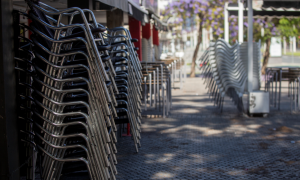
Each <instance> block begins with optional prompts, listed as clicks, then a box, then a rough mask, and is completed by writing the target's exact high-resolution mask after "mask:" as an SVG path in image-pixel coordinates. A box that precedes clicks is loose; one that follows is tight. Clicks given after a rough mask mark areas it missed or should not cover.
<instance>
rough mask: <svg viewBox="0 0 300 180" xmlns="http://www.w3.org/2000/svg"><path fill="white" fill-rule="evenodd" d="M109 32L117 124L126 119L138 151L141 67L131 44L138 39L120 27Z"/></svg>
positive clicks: (140, 116)
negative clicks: (116, 93)
mask: <svg viewBox="0 0 300 180" xmlns="http://www.w3.org/2000/svg"><path fill="white" fill-rule="evenodd" d="M108 32H109V34H107V39H106V40H107V41H108V42H109V43H110V44H111V46H112V49H111V51H110V56H111V57H112V62H113V65H114V66H115V68H116V74H117V75H116V77H115V81H116V82H117V84H118V85H117V87H118V91H119V94H118V95H116V99H117V103H118V106H116V110H117V114H118V117H117V118H115V121H116V124H125V123H129V124H128V125H129V126H130V130H131V135H132V136H133V140H134V143H135V148H136V151H137V152H138V147H141V142H140V139H141V134H140V132H141V119H142V114H141V110H142V109H141V107H142V104H141V103H142V100H141V98H142V73H141V69H142V68H141V64H140V61H139V58H138V56H137V53H136V50H137V48H135V47H134V44H133V42H137V39H133V38H132V37H131V35H130V32H129V31H128V30H127V29H125V28H123V27H117V28H114V29H109V30H108ZM127 128H129V127H127Z"/></svg>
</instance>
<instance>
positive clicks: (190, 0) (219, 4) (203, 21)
mask: <svg viewBox="0 0 300 180" xmlns="http://www.w3.org/2000/svg"><path fill="white" fill-rule="evenodd" d="M225 2H227V1H226V0H178V1H175V2H172V3H170V4H169V5H168V7H167V8H166V10H165V11H164V12H163V15H164V16H169V17H174V16H175V18H177V21H175V22H176V23H177V24H179V25H182V23H184V21H185V19H187V18H189V17H193V16H194V17H197V21H198V26H199V27H198V28H199V29H198V37H197V44H196V48H195V50H194V53H193V59H192V67H191V74H190V77H195V66H196V59H197V55H198V52H199V48H200V44H201V43H202V29H203V28H207V29H210V28H212V29H213V35H214V37H215V38H220V37H222V36H223V31H224V30H223V23H224V13H223V12H224V5H225Z"/></svg>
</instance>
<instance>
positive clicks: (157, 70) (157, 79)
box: [156, 68, 160, 110]
mask: <svg viewBox="0 0 300 180" xmlns="http://www.w3.org/2000/svg"><path fill="white" fill-rule="evenodd" d="M156 72H157V73H156V74H157V76H156V82H157V86H156V92H157V94H158V103H159V106H158V110H160V92H159V69H158V68H156ZM156 103H157V102H156Z"/></svg>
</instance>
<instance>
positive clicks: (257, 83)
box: [240, 40, 261, 91]
mask: <svg viewBox="0 0 300 180" xmlns="http://www.w3.org/2000/svg"><path fill="white" fill-rule="evenodd" d="M260 49H261V41H260V40H259V42H253V84H252V86H253V87H252V88H253V90H255V91H257V90H260V88H261V61H260V60H261V51H260ZM240 58H241V59H242V61H243V63H244V67H245V69H246V71H247V72H248V42H243V43H241V44H240ZM245 88H246V89H247V85H246V86H245Z"/></svg>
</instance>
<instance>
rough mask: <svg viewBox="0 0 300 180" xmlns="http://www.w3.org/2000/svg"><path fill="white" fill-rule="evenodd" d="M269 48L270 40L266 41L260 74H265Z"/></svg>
mask: <svg viewBox="0 0 300 180" xmlns="http://www.w3.org/2000/svg"><path fill="white" fill-rule="evenodd" d="M270 46H271V38H269V39H267V40H266V51H265V53H264V61H263V66H262V68H261V73H262V74H265V73H266V68H267V66H268V62H269V58H270Z"/></svg>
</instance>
